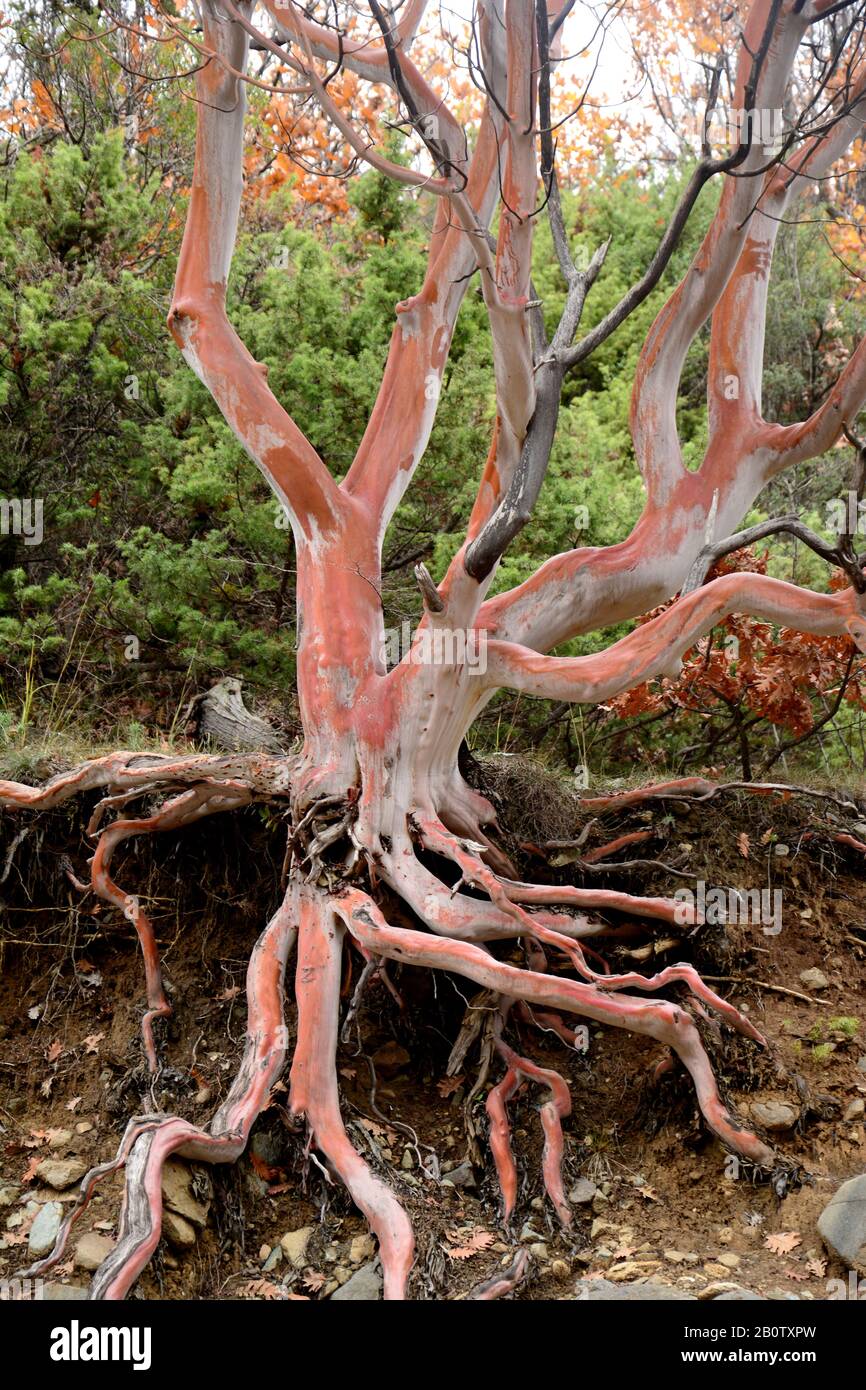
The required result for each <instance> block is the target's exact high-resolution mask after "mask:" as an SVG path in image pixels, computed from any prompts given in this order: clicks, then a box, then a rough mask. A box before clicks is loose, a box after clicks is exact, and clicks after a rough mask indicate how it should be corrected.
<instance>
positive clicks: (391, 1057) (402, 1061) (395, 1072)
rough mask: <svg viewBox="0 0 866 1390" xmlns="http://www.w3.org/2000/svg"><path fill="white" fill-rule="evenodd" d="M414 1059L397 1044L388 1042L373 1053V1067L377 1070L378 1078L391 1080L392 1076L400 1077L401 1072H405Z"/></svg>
mask: <svg viewBox="0 0 866 1390" xmlns="http://www.w3.org/2000/svg"><path fill="white" fill-rule="evenodd" d="M411 1061H412V1058H411V1057H410V1056H409V1053H408V1052H407V1051H406V1049H405V1047H401V1046H400V1044H399V1043H397V1042H386V1043H384V1044H383V1046H382V1047H380V1048H377V1050H376V1051H375V1052H374V1053H373V1066H374V1067H375V1068H376V1073H377V1075H378V1076H383V1077H385V1078H386V1080H390V1079H391V1077H392V1076H399V1074H400V1072H401V1071H405V1070H406V1068H407V1067H408V1065H409V1063H410V1062H411Z"/></svg>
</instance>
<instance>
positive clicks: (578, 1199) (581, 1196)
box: [568, 1178, 597, 1207]
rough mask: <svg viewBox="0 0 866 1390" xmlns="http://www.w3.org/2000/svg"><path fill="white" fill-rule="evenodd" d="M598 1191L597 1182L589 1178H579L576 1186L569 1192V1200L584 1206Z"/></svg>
mask: <svg viewBox="0 0 866 1390" xmlns="http://www.w3.org/2000/svg"><path fill="white" fill-rule="evenodd" d="M596 1191H597V1188H596V1185H595V1183H594V1182H590V1180H589V1178H578V1180H577V1182H576V1183H575V1184H574V1187H573V1188H572V1189H571V1191H570V1192H569V1194H568V1200H569V1201H570V1202H571V1204H572V1206H575V1207H584V1206H587V1205H588V1204H589V1203H590V1202H591V1201H592V1199H593V1197H594V1196H595V1194H596Z"/></svg>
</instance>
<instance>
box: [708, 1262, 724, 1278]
mask: <svg viewBox="0 0 866 1390" xmlns="http://www.w3.org/2000/svg"><path fill="white" fill-rule="evenodd" d="M704 1273H705V1274H710V1275H712V1276H713V1278H714V1279H724V1277H725V1275H726V1274H728V1273H729V1271H728V1267H727V1265H723V1264H722V1263H721V1261H720V1260H708V1261H707V1263H706V1264H705V1265H704Z"/></svg>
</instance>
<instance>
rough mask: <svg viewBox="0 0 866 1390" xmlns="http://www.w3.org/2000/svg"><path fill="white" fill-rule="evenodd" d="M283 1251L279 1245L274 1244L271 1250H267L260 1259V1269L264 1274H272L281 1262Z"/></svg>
mask: <svg viewBox="0 0 866 1390" xmlns="http://www.w3.org/2000/svg"><path fill="white" fill-rule="evenodd" d="M282 1258H283V1252H282V1250H281V1249H280V1247H279V1245H275V1246H274V1248H273V1250H269V1251H268V1253H267V1255H266V1256H265V1258H264V1259H263V1260H262V1270H263V1272H264V1273H265V1274H273V1272H274V1270H275V1269H276V1268H277V1266H278V1265H279V1264H280V1263H281V1262H282Z"/></svg>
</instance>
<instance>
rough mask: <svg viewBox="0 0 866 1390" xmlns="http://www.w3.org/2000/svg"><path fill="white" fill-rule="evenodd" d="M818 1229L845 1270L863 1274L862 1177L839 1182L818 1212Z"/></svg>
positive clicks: (865, 1221)
mask: <svg viewBox="0 0 866 1390" xmlns="http://www.w3.org/2000/svg"><path fill="white" fill-rule="evenodd" d="M818 1230H819V1232H820V1234H821V1238H822V1240H823V1241H824V1244H825V1245H826V1246H827V1248H828V1249H829V1250H831V1251H832V1252H833V1254H834V1255H838V1256H839V1259H840V1260H842V1261H843V1262H844V1263H845V1264H846V1265H847V1266H848V1267H849V1269H856V1270H857V1272H858V1273H859V1274H866V1174H861V1175H860V1176H859V1177H856V1178H849V1179H848V1181H847V1182H843V1184H842V1186H841V1187H840V1188H839V1190H838V1191H837V1192H835V1193H834V1195H833V1197H832V1199H831V1200H830V1202H829V1203H828V1204H827V1206H826V1207H825V1208H824V1210H823V1211H822V1212H821V1215H820V1216H819V1218H818Z"/></svg>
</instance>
